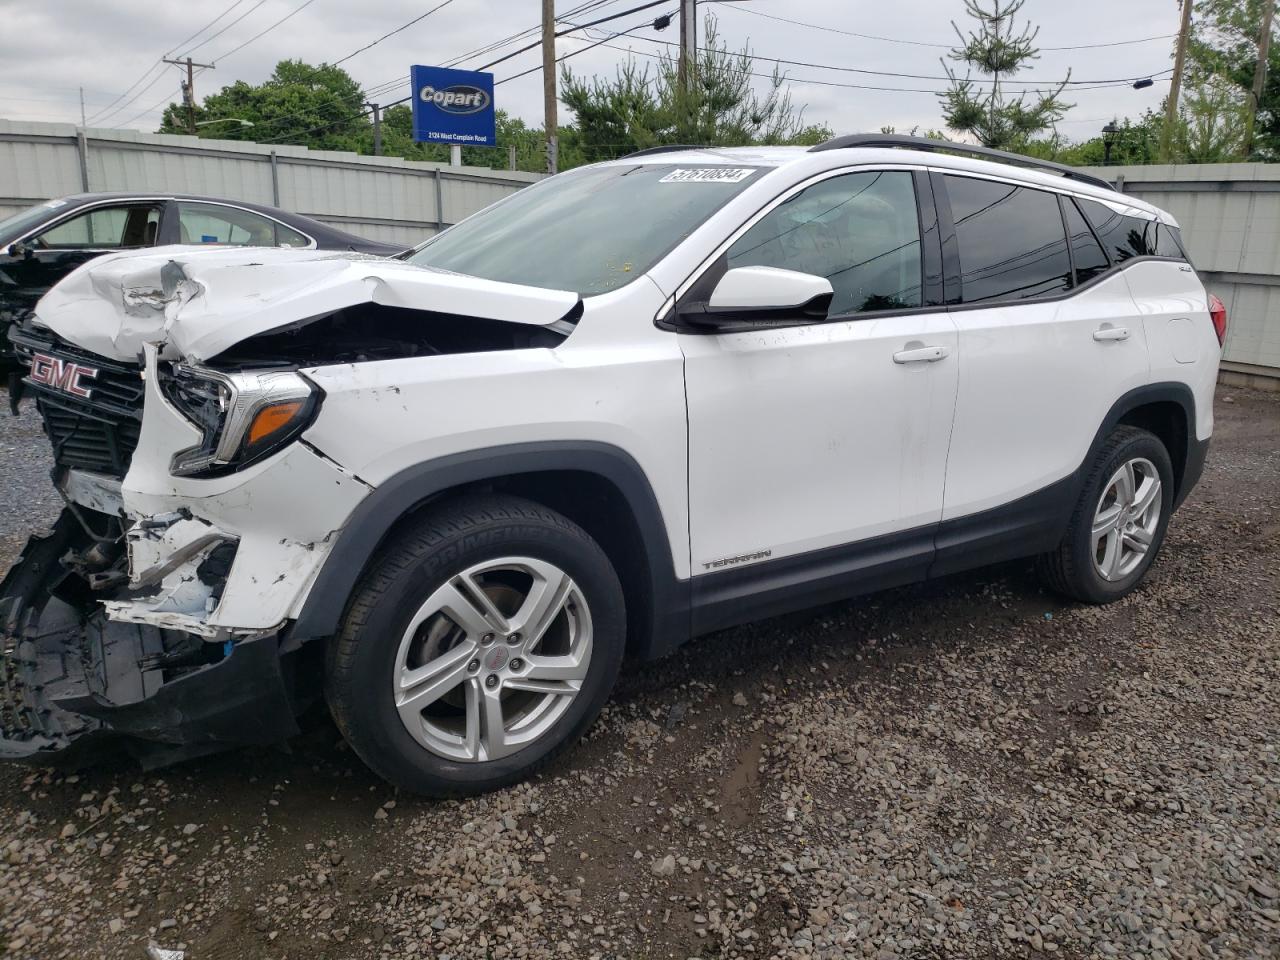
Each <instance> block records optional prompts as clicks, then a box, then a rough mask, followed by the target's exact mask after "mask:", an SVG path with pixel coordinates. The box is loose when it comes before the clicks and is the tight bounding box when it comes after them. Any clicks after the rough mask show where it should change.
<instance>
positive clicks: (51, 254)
mask: <svg viewBox="0 0 1280 960" xmlns="http://www.w3.org/2000/svg"><path fill="white" fill-rule="evenodd" d="M162 206H163V205H162V204H161V203H158V202H135V203H122V204H112V205H108V206H100V207H94V208H93V209H92V210H87V211H85V212H83V213H79V214H75V215H73V216H71V217H68V218H67V219H65V220H62V221H61V222H59V223H57V224H55V225H53V226H52V227H49V228H48V229H47V230H45V231H43V232H42V233H38V234H36V235H35V236H33V237H29V238H28V239H26V240H24V241H23V242H22V244H21V247H22V249H21V251H19V252H18V253H17V254H16V255H9V254H6V256H8V261H7V262H6V263H5V264H4V273H5V275H6V276H7V277H8V278H9V280H10V281H11V282H10V283H7V284H6V285H5V286H4V287H3V296H4V300H5V309H6V310H7V311H9V312H10V314H11V315H12V316H13V317H14V318H15V319H17V318H20V317H22V316H23V315H24V314H25V313H27V312H28V311H30V310H31V309H33V308H34V307H35V305H36V301H38V300H39V299H40V298H41V297H42V296H44V295H45V293H46V292H47V291H48V290H49V288H50V287H52V286H53V285H54V284H55V283H57V282H58V281H59V280H61V279H62V278H63V277H65V276H66V275H67V274H69V273H70V272H71V271H72V270H74V269H75V268H76V267H78V266H80V265H81V264H82V263H85V262H86V261H89V260H92V259H94V258H96V257H100V256H102V255H103V254H104V253H113V252H115V251H117V250H127V249H131V248H137V247H150V246H154V245H155V242H156V233H157V229H158V227H159V224H160V212H161V209H162Z"/></svg>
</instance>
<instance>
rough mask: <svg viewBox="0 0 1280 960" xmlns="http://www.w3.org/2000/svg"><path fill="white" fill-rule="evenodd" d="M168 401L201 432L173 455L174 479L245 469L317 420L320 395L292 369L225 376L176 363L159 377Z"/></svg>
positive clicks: (171, 465) (313, 386) (213, 371)
mask: <svg viewBox="0 0 1280 960" xmlns="http://www.w3.org/2000/svg"><path fill="white" fill-rule="evenodd" d="M160 387H161V390H162V391H163V392H164V395H165V398H166V399H167V400H168V401H169V402H170V403H171V404H173V406H174V407H175V408H176V409H177V410H178V411H179V412H180V413H181V414H182V415H183V416H184V417H186V418H187V419H188V420H189V421H191V423H192V424H193V425H194V426H195V427H196V429H198V430H199V431H200V433H201V439H200V443H198V444H197V445H196V446H194V447H188V448H187V449H185V450H179V451H178V452H177V453H175V454H174V455H173V460H172V462H171V463H170V465H169V469H170V471H171V472H172V473H173V474H174V476H179V477H191V476H216V475H218V474H221V473H230V472H233V471H235V470H239V469H241V468H242V467H246V466H248V465H249V464H251V463H255V462H256V461H258V460H261V459H262V458H263V457H265V456H267V455H268V454H270V453H273V452H274V451H276V450H279V449H280V448H281V447H283V446H284V445H285V444H287V443H289V442H290V441H292V440H293V439H295V438H296V437H297V436H298V434H300V433H301V432H302V431H303V430H305V429H306V428H307V426H308V425H309V424H310V423H311V421H312V420H313V419H314V418H315V414H316V411H317V410H318V409H319V407H320V397H321V391H320V389H319V388H318V387H316V386H315V385H314V384H313V383H311V381H309V380H308V379H307V378H306V377H304V376H302V375H301V374H299V373H294V372H292V371H288V370H266V371H261V372H251V371H249V372H245V371H242V372H237V373H223V372H221V371H218V370H210V369H207V368H205V367H193V366H189V365H187V364H182V363H175V364H173V365H172V366H171V367H170V368H169V369H168V370H167V371H162V372H161V374H160Z"/></svg>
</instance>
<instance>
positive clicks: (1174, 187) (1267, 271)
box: [1090, 163, 1280, 378]
mask: <svg viewBox="0 0 1280 960" xmlns="http://www.w3.org/2000/svg"><path fill="white" fill-rule="evenodd" d="M1090 172H1091V173H1093V174H1095V175H1097V176H1100V177H1103V178H1105V179H1107V180H1110V181H1112V182H1113V183H1115V184H1116V185H1117V186H1118V187H1119V188H1120V189H1121V190H1122V191H1123V192H1125V193H1128V194H1132V195H1133V196H1135V197H1140V198H1141V199H1143V200H1146V201H1147V202H1148V203H1154V204H1155V205H1156V206H1157V207H1160V208H1162V209H1164V210H1168V211H1169V212H1170V213H1171V214H1173V215H1174V217H1176V218H1177V220H1178V223H1179V224H1180V225H1181V227H1182V238H1183V240H1184V241H1185V243H1186V245H1187V248H1188V253H1189V254H1190V255H1191V259H1192V261H1193V262H1194V263H1195V266H1196V269H1197V270H1198V271H1199V273H1200V276H1201V277H1202V278H1204V281H1205V285H1206V286H1207V287H1208V288H1209V289H1210V290H1211V291H1212V292H1213V293H1216V294H1217V295H1218V296H1219V297H1221V298H1222V302H1223V303H1224V304H1226V307H1227V320H1228V329H1227V342H1226V345H1225V350H1224V352H1223V369H1224V370H1228V371H1232V372H1234V373H1236V374H1243V375H1252V376H1254V377H1259V378H1267V377H1280V164H1267V163H1205V164H1166V165H1160V166H1148V167H1095V168H1094V169H1092V170H1091V171H1090Z"/></svg>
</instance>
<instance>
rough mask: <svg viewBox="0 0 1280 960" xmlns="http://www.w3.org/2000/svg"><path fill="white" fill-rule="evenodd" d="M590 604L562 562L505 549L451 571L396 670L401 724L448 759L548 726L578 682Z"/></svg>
mask: <svg viewBox="0 0 1280 960" xmlns="http://www.w3.org/2000/svg"><path fill="white" fill-rule="evenodd" d="M591 643H592V630H591V612H590V609H589V608H588V606H587V602H586V599H585V598H584V596H583V594H582V591H581V590H580V589H579V588H578V586H577V584H576V583H575V582H574V581H573V579H572V578H571V577H570V576H569V575H568V574H567V573H565V572H564V571H563V570H561V569H560V568H559V567H557V566H555V565H554V564H552V563H548V562H547V561H544V560H538V559H534V558H532V557H503V558H500V559H496V560H488V561H485V562H484V563H481V564H477V565H475V566H472V567H469V568H468V569H466V570H464V571H462V572H461V573H458V574H456V575H455V576H452V577H450V578H449V579H448V580H447V581H446V582H445V583H444V584H442V585H441V586H440V587H439V588H437V589H436V590H435V591H434V592H433V593H432V594H431V595H430V596H429V597H428V598H427V599H426V601H425V602H424V603H423V604H422V606H421V607H419V608H418V611H417V612H416V613H415V614H414V616H413V617H412V618H411V619H410V621H409V625H408V627H407V628H406V629H405V631H404V634H403V636H402V637H401V641H400V646H399V649H398V651H397V654H396V660H395V669H394V674H393V681H394V682H393V687H394V690H393V694H394V697H395V706H396V710H397V712H398V713H399V715H400V720H401V722H402V723H403V724H404V726H405V729H407V730H408V731H409V733H410V734H411V735H412V736H413V738H414V739H415V740H416V741H417V742H418V743H419V744H421V745H422V746H423V747H425V748H426V749H428V750H430V751H431V752H432V753H435V754H438V755H440V756H443V757H447V758H449V759H452V760H460V761H465V762H477V763H478V762H485V761H490V760H498V759H500V758H502V757H505V756H508V755H510V754H512V753H515V752H516V751H517V750H520V749H521V748H523V747H525V746H527V745H529V744H531V743H533V742H534V741H536V740H537V739H538V738H539V737H541V736H543V735H544V734H545V733H546V732H547V731H548V730H550V729H551V728H552V727H553V726H554V725H555V723H556V721H558V720H559V719H560V718H561V717H562V716H564V714H565V711H567V710H568V709H569V706H570V705H571V704H572V703H573V700H574V698H575V697H576V696H577V695H578V693H579V692H580V690H581V689H582V685H583V682H584V681H585V680H586V677H587V670H588V668H589V667H590V663H591Z"/></svg>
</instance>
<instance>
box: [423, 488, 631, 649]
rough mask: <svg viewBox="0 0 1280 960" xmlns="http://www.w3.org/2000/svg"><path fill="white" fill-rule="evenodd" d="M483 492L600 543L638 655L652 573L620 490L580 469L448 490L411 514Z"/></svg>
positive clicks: (629, 644) (625, 499) (628, 647)
mask: <svg viewBox="0 0 1280 960" xmlns="http://www.w3.org/2000/svg"><path fill="white" fill-rule="evenodd" d="M483 492H501V493H508V494H511V495H513V496H518V497H524V498H525V499H527V500H532V501H534V502H536V503H540V504H542V505H543V506H545V507H549V508H550V509H552V510H555V511H556V512H557V513H561V514H563V515H564V516H566V517H568V518H569V519H570V520H572V521H573V522H574V523H576V524H578V526H580V527H582V529H584V530H585V531H586V532H587V533H588V534H589V535H590V536H591V538H592V539H593V540H595V541H596V543H598V544H600V547H601V549H602V550H604V552H605V554H606V555H607V556H608V557H609V561H610V562H611V563H612V564H613V568H614V570H615V571H616V572H617V574H618V580H619V581H621V583H622V593H623V596H624V597H625V599H626V605H627V653H628V654H629V655H630V654H639V655H643V653H644V651H645V650H646V649H647V644H648V642H649V638H650V636H651V634H652V632H653V629H654V609H653V608H654V597H653V591H652V588H651V583H652V580H651V576H652V571H651V570H650V567H649V562H648V555H647V553H646V549H645V543H644V538H643V537H642V536H641V534H640V527H639V524H638V523H637V522H636V517H635V514H634V512H633V511H632V509H631V505H630V504H629V503H628V502H627V498H626V496H625V495H624V494H623V493H622V491H621V490H619V489H618V488H617V487H616V486H615V485H614V484H613V483H612V482H611V481H609V480H608V479H606V478H605V477H602V476H600V475H599V474H596V473H591V472H589V471H586V470H540V471H536V472H532V473H517V474H513V475H510V476H504V477H499V478H495V479H492V480H480V481H475V482H473V483H465V484H461V485H459V486H456V487H451V488H449V489H448V490H443V491H441V492H440V493H438V494H437V495H436V496H434V497H432V498H431V499H429V500H427V501H426V502H424V503H422V504H420V505H419V506H418V508H417V510H424V509H430V508H431V507H433V506H436V505H437V504H439V503H441V502H443V501H444V500H447V499H454V498H456V497H460V496H463V495H465V494H472V493H483ZM415 512H416V511H415Z"/></svg>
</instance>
